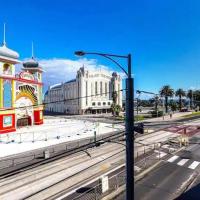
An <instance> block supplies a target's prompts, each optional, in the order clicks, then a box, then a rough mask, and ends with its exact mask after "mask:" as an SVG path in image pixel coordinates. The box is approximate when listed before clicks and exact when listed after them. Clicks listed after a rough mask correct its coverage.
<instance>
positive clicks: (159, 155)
mask: <svg viewBox="0 0 200 200" xmlns="http://www.w3.org/2000/svg"><path fill="white" fill-rule="evenodd" d="M154 152H155V153H157V154H158V155H157V156H156V158H162V157H164V156H166V155H167V154H166V153H165V152H162V151H160V152H159V151H157V150H155V151H154Z"/></svg>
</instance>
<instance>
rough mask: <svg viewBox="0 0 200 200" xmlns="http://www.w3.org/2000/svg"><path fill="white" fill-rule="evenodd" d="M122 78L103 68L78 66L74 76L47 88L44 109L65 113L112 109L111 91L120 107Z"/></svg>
mask: <svg viewBox="0 0 200 200" xmlns="http://www.w3.org/2000/svg"><path fill="white" fill-rule="evenodd" d="M121 90H122V79H121V77H120V76H119V75H118V74H117V73H116V72H113V73H112V74H110V73H109V72H108V71H105V70H101V69H99V70H95V71H92V70H86V69H85V68H84V67H81V68H80V69H79V70H78V71H77V75H76V79H73V80H70V81H68V82H65V83H60V84H56V85H53V86H51V87H49V89H48V91H47V92H46V93H45V96H44V103H45V110H46V111H49V112H56V113H65V114H86V113H106V112H110V111H111V105H112V103H113V92H114V91H115V93H117V98H116V104H118V105H120V106H122V91H121Z"/></svg>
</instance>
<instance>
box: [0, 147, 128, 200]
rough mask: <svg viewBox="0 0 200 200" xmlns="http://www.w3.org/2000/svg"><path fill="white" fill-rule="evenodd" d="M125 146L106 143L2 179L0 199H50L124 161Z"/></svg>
mask: <svg viewBox="0 0 200 200" xmlns="http://www.w3.org/2000/svg"><path fill="white" fill-rule="evenodd" d="M124 151H125V147H124V146H123V145H119V144H115V143H114V144H103V145H101V146H99V147H97V148H92V149H88V151H87V153H85V152H79V153H76V154H73V155H71V156H68V157H65V158H60V159H59V160H55V161H52V162H51V163H45V164H42V165H39V166H37V167H34V168H31V169H28V170H26V171H21V172H18V173H17V174H14V175H12V176H4V177H1V179H0V199H1V200H4V199H6V200H7V199H12V200H18V199H37V200H38V199H40V200H42V199H48V198H50V197H51V196H54V195H56V194H57V193H59V192H62V191H63V190H64V189H65V190H66V188H69V189H70V188H72V187H73V186H74V185H76V184H79V183H80V182H81V181H85V180H87V179H88V178H91V177H94V176H95V175H97V174H99V173H102V171H105V170H107V169H109V168H112V166H113V167H114V166H115V164H116V163H119V162H120V161H121V162H124V157H125V152H124Z"/></svg>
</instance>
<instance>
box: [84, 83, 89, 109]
mask: <svg viewBox="0 0 200 200" xmlns="http://www.w3.org/2000/svg"><path fill="white" fill-rule="evenodd" d="M85 86H86V106H87V105H88V82H87V81H86V82H85Z"/></svg>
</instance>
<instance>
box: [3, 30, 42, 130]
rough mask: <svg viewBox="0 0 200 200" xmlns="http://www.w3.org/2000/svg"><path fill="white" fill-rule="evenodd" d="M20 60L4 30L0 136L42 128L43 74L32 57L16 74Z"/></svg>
mask: <svg viewBox="0 0 200 200" xmlns="http://www.w3.org/2000/svg"><path fill="white" fill-rule="evenodd" d="M18 59H19V54H18V53H17V52H16V51H13V50H12V49H9V48H8V47H7V45H6V42H5V27H4V41H3V45H2V46H1V47H0V134H2V133H7V132H12V131H15V130H16V128H18V127H21V126H27V125H34V124H35V125H39V124H43V106H42V87H43V83H42V72H43V70H42V68H41V67H40V66H39V63H38V62H37V61H36V60H35V59H34V57H33V55H32V58H31V59H30V60H28V61H26V62H24V63H23V68H22V71H21V72H20V73H19V74H15V65H16V64H19V63H21V62H20V61H19V60H18Z"/></svg>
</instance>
